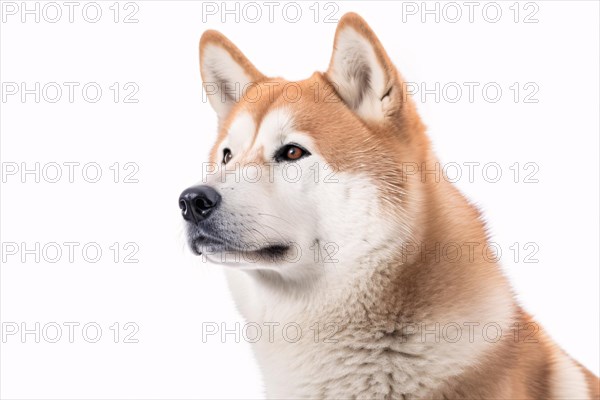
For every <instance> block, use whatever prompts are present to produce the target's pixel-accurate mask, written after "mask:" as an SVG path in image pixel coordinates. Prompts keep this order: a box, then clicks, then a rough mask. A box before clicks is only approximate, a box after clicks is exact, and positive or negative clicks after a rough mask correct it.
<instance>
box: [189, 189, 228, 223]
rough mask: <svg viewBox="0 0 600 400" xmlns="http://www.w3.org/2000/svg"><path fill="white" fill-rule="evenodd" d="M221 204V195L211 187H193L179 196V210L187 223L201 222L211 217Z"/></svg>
mask: <svg viewBox="0 0 600 400" xmlns="http://www.w3.org/2000/svg"><path fill="white" fill-rule="evenodd" d="M219 203H221V195H219V193H218V192H217V191H216V190H215V189H213V188H211V187H210V186H206V185H201V186H192V187H191V188H187V189H185V190H184V191H183V193H181V196H179V208H181V215H182V216H183V219H185V220H186V221H192V222H196V223H197V222H199V221H202V220H204V219H206V218H208V217H209V215H210V214H211V212H212V211H213V210H214V209H215V208H217V206H218V205H219Z"/></svg>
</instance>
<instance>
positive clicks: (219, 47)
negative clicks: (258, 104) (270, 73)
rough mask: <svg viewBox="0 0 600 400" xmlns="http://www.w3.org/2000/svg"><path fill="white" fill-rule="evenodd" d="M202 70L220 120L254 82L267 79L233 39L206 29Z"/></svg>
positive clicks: (212, 104)
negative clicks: (232, 41)
mask: <svg viewBox="0 0 600 400" xmlns="http://www.w3.org/2000/svg"><path fill="white" fill-rule="evenodd" d="M200 73H201V74H202V81H203V83H202V86H203V88H204V91H205V93H206V95H207V97H208V100H209V102H210V104H211V106H212V107H213V109H214V110H215V111H216V113H217V115H218V116H219V121H222V120H223V119H225V118H226V117H227V115H228V114H229V111H230V110H231V108H232V106H233V105H234V104H235V103H236V102H238V101H240V99H241V96H242V95H243V90H244V89H248V87H249V86H251V85H249V84H250V83H255V82H259V81H261V80H263V79H265V76H264V75H263V74H261V73H260V72H259V71H258V70H257V69H256V67H255V66H254V65H252V63H251V62H250V61H249V60H248V59H247V58H246V57H245V56H244V54H243V53H242V52H241V51H240V50H239V49H238V48H237V47H236V46H235V45H234V44H233V43H231V41H230V40H229V39H227V38H226V37H225V36H224V35H222V34H221V33H220V32H217V31H213V30H208V31H206V32H204V34H203V35H202V38H201V39H200Z"/></svg>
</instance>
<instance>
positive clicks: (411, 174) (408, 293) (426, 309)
mask: <svg viewBox="0 0 600 400" xmlns="http://www.w3.org/2000/svg"><path fill="white" fill-rule="evenodd" d="M347 27H351V28H353V29H355V30H356V31H357V32H359V33H360V34H361V35H363V36H364V37H365V38H367V39H368V41H369V42H370V43H371V44H372V46H373V47H374V49H375V53H376V56H377V61H378V63H379V64H380V65H381V66H382V68H383V70H384V71H385V75H386V79H387V81H388V82H389V84H390V88H391V92H390V93H389V96H390V98H389V102H390V106H389V109H390V111H389V112H387V113H386V118H385V120H384V121H379V122H377V121H369V120H365V119H361V118H360V117H358V116H357V115H356V114H355V113H354V112H353V111H352V110H350V108H349V107H348V106H347V105H346V104H345V103H344V101H343V100H342V99H341V98H340V96H338V94H337V93H336V90H335V88H334V86H333V85H332V82H331V80H330V74H329V72H328V73H315V74H313V75H312V76H311V77H310V78H308V79H307V80H304V81H300V82H296V84H297V85H298V86H299V87H300V88H301V89H302V93H303V96H302V98H301V99H300V100H299V101H297V102H294V103H290V102H289V101H286V98H285V97H284V95H283V92H282V86H283V85H284V84H285V83H287V81H285V80H283V79H279V78H266V77H264V76H263V75H262V74H261V73H260V72H258V70H257V69H256V68H255V67H254V65H252V64H251V63H250V62H249V61H248V60H247V59H246V57H244V56H243V54H242V53H241V52H240V51H239V49H237V47H235V46H234V45H233V44H232V43H231V42H229V40H227V39H226V38H225V37H224V36H223V35H221V34H219V33H218V32H215V31H208V32H206V33H205V34H204V35H203V36H202V40H201V42H200V53H201V54H202V49H203V47H204V46H206V45H207V44H209V43H213V44H217V45H219V46H221V47H223V48H224V49H226V50H227V51H228V52H229V53H230V54H231V55H232V57H233V58H234V59H235V60H236V61H237V62H238V63H239V64H240V65H242V66H243V68H244V69H245V70H246V71H247V74H248V76H250V77H252V79H253V80H254V82H256V85H255V86H253V87H251V88H250V89H249V90H248V96H250V97H254V94H255V91H257V90H261V89H262V90H263V93H266V90H267V83H273V82H277V83H279V86H278V87H277V88H275V90H274V91H273V98H268V97H267V96H265V95H263V97H262V98H261V99H260V101H257V102H253V103H249V102H246V101H241V102H240V103H239V104H237V105H236V107H235V108H234V109H233V110H232V111H231V113H230V114H229V116H228V117H227V118H226V119H225V120H224V121H223V123H222V125H221V127H220V132H219V137H218V138H217V143H216V145H215V147H214V148H213V150H212V152H211V160H212V161H215V162H218V161H220V160H219V158H220V155H219V154H217V153H216V151H217V147H218V144H219V143H220V142H221V141H222V140H223V138H224V137H225V136H226V135H227V129H228V127H229V126H230V124H231V123H232V121H233V120H234V119H235V117H236V115H239V113H241V112H249V113H250V114H251V115H252V116H253V118H254V120H255V122H256V124H257V126H259V124H260V122H261V120H262V118H263V117H264V116H265V114H266V113H267V112H268V111H269V110H273V109H276V108H278V107H285V108H287V109H289V110H291V112H292V113H293V115H294V117H295V124H296V128H297V129H298V130H300V131H302V132H307V133H308V134H309V135H310V136H311V138H312V140H313V141H314V143H315V144H316V146H317V147H318V149H319V152H320V153H321V154H322V155H323V157H324V158H325V159H326V160H327V161H328V162H329V163H331V164H332V165H334V166H335V167H336V168H337V169H338V170H339V171H341V172H349V173H352V172H362V173H367V174H369V176H370V178H372V180H373V181H374V182H376V184H377V186H378V188H379V195H380V198H381V201H382V204H383V206H384V208H385V210H386V212H387V213H389V215H390V218H396V219H398V220H399V221H400V220H401V221H403V223H404V224H407V225H409V226H410V233H411V240H412V241H414V243H418V244H419V245H420V246H423V247H425V248H428V249H433V248H435V247H436V245H437V244H442V245H443V244H445V243H452V242H456V243H461V244H464V243H471V242H474V243H478V244H479V245H480V247H478V249H481V248H482V246H483V245H484V244H485V243H487V240H488V239H487V233H486V229H485V226H484V223H483V222H482V220H481V216H480V213H479V211H478V210H477V209H476V208H475V207H474V206H473V205H472V204H470V203H469V202H468V201H467V200H466V199H465V198H464V197H463V195H462V194H461V193H460V192H459V191H458V190H457V189H456V188H455V187H454V186H452V185H451V184H450V183H449V182H447V181H446V180H444V179H441V180H440V181H439V182H436V181H435V180H434V179H433V177H431V176H429V177H427V179H423V176H422V175H421V172H422V171H423V170H433V169H434V166H435V165H436V163H437V162H438V161H437V158H436V157H435V155H434V154H433V151H432V150H431V145H430V143H429V139H428V138H427V136H426V133H425V130H426V129H425V126H424V124H423V123H422V122H421V120H420V118H419V116H418V114H417V112H416V107H415V105H414V103H413V102H412V100H411V99H410V98H407V97H406V96H405V93H404V92H403V88H404V86H403V84H402V82H403V81H402V78H401V76H400V75H399V74H398V72H397V71H396V69H395V68H394V66H393V64H392V62H391V61H390V59H389V57H388V55H387V54H386V52H385V50H384V49H383V47H382V45H381V43H380V42H379V40H378V39H377V37H376V36H375V34H374V33H373V32H372V30H371V29H370V28H369V26H368V25H367V24H366V22H365V21H363V20H362V18H361V17H359V16H358V15H356V14H352V13H351V14H346V15H345V16H344V17H343V18H342V19H341V21H340V23H339V26H338V30H337V33H336V41H335V44H334V46H337V44H338V43H337V40H338V35H339V32H341V30H342V29H344V28H347ZM316 87H318V91H317V92H315V89H314V88H316ZM315 99H317V100H315ZM255 139H256V138H255ZM268 156H269V155H267V154H264V153H263V152H260V153H259V154H258V156H256V155H255V156H254V157H252V158H251V159H248V160H245V161H248V162H261V163H266V162H268ZM373 164H375V167H373ZM367 165H370V167H369V168H366V166H367ZM415 166H416V168H417V169H416V170H413V168H415ZM398 198H402V201H401V202H399V201H398V200H397V199H398ZM396 245H398V246H399V244H394V243H391V244H390V246H391V247H393V246H396ZM397 250H398V252H397V254H398V256H397V257H396V258H395V259H394V260H392V261H391V262H388V263H386V264H385V265H380V266H378V267H376V268H373V270H372V271H370V272H369V274H370V283H369V286H368V287H366V288H364V290H365V291H364V293H362V294H360V295H356V297H352V298H348V299H347V301H348V302H353V303H356V302H357V301H359V302H360V307H359V308H352V310H353V311H352V313H350V314H337V317H339V318H338V321H341V322H340V323H341V324H342V326H343V327H344V329H350V327H352V326H360V327H362V328H361V329H363V328H364V326H365V325H368V326H369V327H370V328H369V329H371V328H372V329H376V327H384V326H387V325H389V323H390V322H393V323H395V324H403V323H411V322H417V321H448V320H452V318H454V317H455V316H461V315H479V314H477V313H479V311H478V310H479V309H478V308H477V307H481V315H486V314H485V313H486V312H488V311H489V310H492V309H493V306H494V304H495V303H494V302H495V301H496V300H495V299H502V301H504V300H506V302H507V304H509V307H510V305H511V304H512V307H513V311H512V312H511V317H510V321H508V323H509V325H510V326H515V327H516V326H518V327H519V328H515V329H516V331H514V332H512V331H511V332H510V333H509V334H505V335H503V338H502V340H501V341H499V342H498V343H495V344H494V345H493V346H491V348H490V349H489V350H486V352H485V354H484V355H483V356H481V357H480V358H479V359H478V360H477V362H476V363H473V364H472V365H471V366H470V368H467V369H466V370H464V371H460V372H457V374H456V375H455V376H453V377H452V379H449V380H447V381H446V382H445V383H444V384H443V385H440V386H439V387H438V388H437V389H435V390H434V391H433V392H431V393H430V397H429V398H439V399H442V398H443V399H451V398H452V399H482V398H489V399H531V400H533V399H553V398H555V393H553V389H552V388H553V380H556V379H561V377H560V374H558V373H557V368H558V367H557V365H558V364H557V363H556V362H555V360H557V359H558V357H560V355H561V354H562V350H561V349H559V348H558V347H557V346H556V345H555V344H553V342H552V341H551V340H550V339H549V337H548V335H547V333H546V332H545V331H544V330H543V329H542V328H541V327H539V326H538V325H536V324H535V322H534V321H533V320H532V319H531V317H530V316H528V315H527V314H526V313H525V312H524V311H523V310H521V309H520V307H518V306H517V305H516V302H515V301H514V300H513V296H512V293H511V290H510V287H509V284H508V282H507V279H506V278H505V277H504V275H503V274H502V273H501V271H500V269H499V268H498V266H497V265H496V264H495V263H493V262H490V261H489V260H486V259H484V257H483V255H482V254H481V252H479V251H478V252H475V255H474V258H473V259H466V258H465V257H463V258H461V259H460V260H459V262H448V261H447V260H446V259H442V260H436V259H435V257H433V256H430V257H429V258H428V257H427V255H425V257H423V254H422V253H418V254H410V255H409V256H406V255H401V254H400V253H401V251H400V249H399V248H398V249H397ZM491 293H494V296H496V297H494V298H493V299H492V298H491V297H492V296H491ZM357 299H359V300H357ZM309 313H310V311H307V314H309ZM481 322H490V321H481ZM513 324H516V325H513ZM526 327H527V328H526ZM532 327H533V328H539V332H537V334H535V337H533V338H530V339H534V340H533V341H531V340H525V338H526V337H527V336H528V335H529V334H530V333H531V331H532ZM381 329H383V328H381ZM517 333H519V334H518V335H517ZM515 337H518V338H519V339H515ZM576 365H577V368H579V369H580V371H581V372H582V373H583V374H585V379H586V380H587V384H588V386H589V397H588V398H590V399H598V398H600V395H599V392H600V389H599V387H598V385H599V382H600V381H599V380H598V378H597V377H595V376H594V375H593V374H592V373H591V372H589V371H588V370H586V369H585V368H584V367H582V366H581V365H579V364H576ZM394 398H400V397H394Z"/></svg>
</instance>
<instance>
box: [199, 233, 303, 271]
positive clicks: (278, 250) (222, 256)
mask: <svg viewBox="0 0 600 400" xmlns="http://www.w3.org/2000/svg"><path fill="white" fill-rule="evenodd" d="M190 247H191V250H192V252H193V253H194V254H196V255H198V256H205V257H206V258H207V259H208V260H209V261H211V262H213V263H217V264H226V265H252V264H257V265H258V264H273V263H281V262H285V261H290V258H291V257H293V255H290V253H291V249H292V246H290V245H287V244H283V243H269V244H267V245H264V246H256V245H247V244H243V243H230V242H227V241H222V240H218V239H215V238H212V237H208V236H198V237H195V238H191V239H190Z"/></svg>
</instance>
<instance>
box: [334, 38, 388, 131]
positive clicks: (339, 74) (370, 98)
mask: <svg viewBox="0 0 600 400" xmlns="http://www.w3.org/2000/svg"><path fill="white" fill-rule="evenodd" d="M357 70H362V71H364V72H366V73H368V79H365V78H366V76H362V75H359V76H357V75H356V71H357ZM328 75H329V77H330V78H331V79H332V80H333V82H334V84H335V86H336V89H337V91H338V93H339V94H340V96H341V97H342V99H343V100H344V101H345V102H346V104H348V106H349V107H350V108H352V109H353V110H354V111H355V112H356V113H357V114H358V115H359V116H360V117H362V118H364V119H367V120H374V121H380V120H382V119H383V118H384V116H385V110H384V106H385V103H384V102H382V100H381V99H382V97H383V96H384V94H385V92H386V89H387V86H386V85H387V78H386V74H385V70H384V69H383V68H382V66H381V65H380V64H379V62H378V61H377V56H376V55H375V50H374V49H373V46H372V44H371V43H370V42H369V41H368V40H367V39H366V38H365V37H364V36H363V35H361V34H360V33H358V32H357V31H355V30H354V29H353V28H350V27H347V28H345V29H343V30H342V31H341V32H339V34H338V39H337V42H336V48H335V50H334V53H333V59H332V65H331V68H330V70H329V72H328ZM361 78H362V79H361ZM361 88H365V89H366V91H365V92H364V93H363V94H362V98H361V90H362V89H361Z"/></svg>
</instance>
